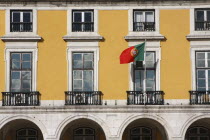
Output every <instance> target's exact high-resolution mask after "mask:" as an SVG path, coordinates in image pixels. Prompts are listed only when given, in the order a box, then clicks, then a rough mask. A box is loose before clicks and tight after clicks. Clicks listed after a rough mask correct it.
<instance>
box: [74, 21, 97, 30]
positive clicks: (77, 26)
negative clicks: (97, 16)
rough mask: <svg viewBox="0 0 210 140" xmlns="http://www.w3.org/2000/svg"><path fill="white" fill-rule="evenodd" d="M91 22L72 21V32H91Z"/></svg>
mask: <svg viewBox="0 0 210 140" xmlns="http://www.w3.org/2000/svg"><path fill="white" fill-rule="evenodd" d="M93 31H94V23H93V22H76V23H72V32H93Z"/></svg>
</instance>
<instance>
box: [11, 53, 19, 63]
mask: <svg viewBox="0 0 210 140" xmlns="http://www.w3.org/2000/svg"><path fill="white" fill-rule="evenodd" d="M12 61H15V62H17V61H20V53H12Z"/></svg>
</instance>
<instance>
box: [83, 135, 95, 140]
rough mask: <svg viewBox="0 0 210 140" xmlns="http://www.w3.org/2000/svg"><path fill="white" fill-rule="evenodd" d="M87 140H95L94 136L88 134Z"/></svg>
mask: <svg viewBox="0 0 210 140" xmlns="http://www.w3.org/2000/svg"><path fill="white" fill-rule="evenodd" d="M85 140H94V136H86V137H85Z"/></svg>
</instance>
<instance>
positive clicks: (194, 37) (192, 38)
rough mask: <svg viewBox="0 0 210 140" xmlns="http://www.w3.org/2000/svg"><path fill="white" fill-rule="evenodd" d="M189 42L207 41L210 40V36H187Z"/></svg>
mask: <svg viewBox="0 0 210 140" xmlns="http://www.w3.org/2000/svg"><path fill="white" fill-rule="evenodd" d="M186 38H187V40H189V41H192V40H207V39H210V34H196V35H191V34H189V35H187V36H186Z"/></svg>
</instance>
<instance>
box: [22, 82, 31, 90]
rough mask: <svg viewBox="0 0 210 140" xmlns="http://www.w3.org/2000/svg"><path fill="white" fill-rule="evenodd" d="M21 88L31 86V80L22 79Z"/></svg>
mask: <svg viewBox="0 0 210 140" xmlns="http://www.w3.org/2000/svg"><path fill="white" fill-rule="evenodd" d="M22 84H23V88H29V89H30V88H31V80H23V82H22Z"/></svg>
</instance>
